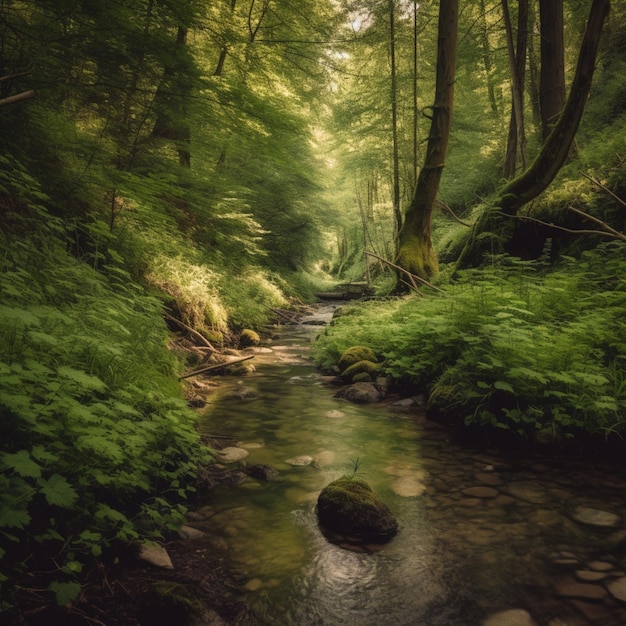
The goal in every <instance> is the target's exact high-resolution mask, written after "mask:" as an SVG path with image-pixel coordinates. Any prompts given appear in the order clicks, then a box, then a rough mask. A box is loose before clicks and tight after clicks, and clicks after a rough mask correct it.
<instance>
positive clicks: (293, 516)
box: [192, 307, 626, 626]
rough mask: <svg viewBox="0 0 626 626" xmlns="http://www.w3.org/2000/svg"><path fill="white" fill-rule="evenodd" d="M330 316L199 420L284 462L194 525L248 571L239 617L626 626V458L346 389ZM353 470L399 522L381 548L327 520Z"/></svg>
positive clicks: (231, 380)
mask: <svg viewBox="0 0 626 626" xmlns="http://www.w3.org/2000/svg"><path fill="white" fill-rule="evenodd" d="M332 310H333V307H326V308H325V309H320V310H319V311H318V312H317V313H316V315H314V316H312V317H311V318H309V319H308V320H307V319H305V320H303V321H304V322H305V323H304V324H300V325H298V326H294V327H286V328H285V329H284V332H281V336H280V338H279V339H277V340H276V341H275V342H274V344H273V345H271V346H270V347H269V349H267V348H266V349H259V350H258V351H257V354H256V356H255V358H254V359H253V361H252V362H253V363H254V364H255V368H256V370H255V371H254V372H253V373H250V374H248V375H246V376H242V377H235V376H229V377H224V378H223V379H222V380H221V382H220V387H219V389H218V390H217V391H216V392H214V393H213V394H212V395H211V396H210V397H209V404H208V405H207V408H206V409H204V411H203V414H202V418H201V429H202V431H203V433H204V434H205V435H216V434H217V435H220V436H222V437H234V438H236V440H237V443H236V446H235V447H236V448H238V449H242V450H245V452H247V456H246V457H245V458H244V459H242V460H240V461H238V463H246V464H248V465H256V464H262V465H268V466H271V467H273V468H275V469H276V470H277V471H278V474H277V475H275V476H273V477H271V478H270V479H269V480H262V479H259V480H256V479H253V478H249V479H248V480H246V481H244V482H242V483H240V484H237V485H230V486H229V485H220V486H218V487H216V488H215V489H214V490H212V491H211V493H210V494H209V495H208V496H207V497H206V501H205V503H204V505H203V506H201V507H200V508H199V510H198V512H197V514H196V516H195V519H194V521H193V522H192V524H193V525H195V526H196V527H197V528H198V529H200V530H202V531H203V532H204V533H205V535H204V537H203V538H201V539H197V540H195V541H198V542H199V544H200V547H199V549H201V548H202V549H206V550H209V551H210V553H211V554H212V555H213V556H217V557H218V558H219V559H221V560H222V561H223V563H224V565H225V566H226V567H227V568H228V569H229V570H230V571H232V572H233V573H234V574H235V575H236V577H237V579H238V580H239V581H240V582H241V593H242V597H243V600H244V601H245V602H246V604H247V605H248V606H249V607H250V610H249V612H248V615H247V617H246V618H245V619H244V620H243V621H242V622H241V624H250V625H255V624H271V625H275V624H276V625H281V626H283V625H284V626H290V625H294V626H313V625H320V626H334V625H342V626H346V625H355V626H356V625H358V626H370V625H371V626H374V625H375V626H380V625H387V624H393V625H394V626H401V625H416V626H418V625H419V626H474V625H477V626H479V625H481V626H482V625H488V626H531V625H532V624H536V625H539V626H587V625H590V624H594V625H596V624H597V625H598V626H599V625H602V626H618V625H623V624H626V574H625V570H626V557H625V555H626V549H625V546H626V530H625V529H626V526H625V525H624V520H626V500H625V498H624V485H626V471H625V468H624V467H622V466H614V465H607V466H601V465H598V464H593V465H591V464H589V463H583V462H581V461H577V460H575V459H565V458H555V457H538V456H531V457H529V456H528V455H526V456H524V455H519V456H518V455H516V454H512V453H507V454H504V453H499V452H498V451H496V450H491V449H483V450H480V449H477V448H472V447H468V446H465V445H463V443H462V442H460V441H458V439H457V438H456V437H455V436H453V434H452V433H450V432H449V431H447V430H446V429H445V428H443V427H440V426H438V425H436V424H433V423H431V422H429V421H428V420H427V419H426V417H425V415H424V411H423V409H421V408H420V407H419V405H415V404H414V405H411V406H403V405H398V404H395V401H397V398H394V399H389V400H388V401H386V402H385V401H383V402H381V403H377V404H375V405H364V404H352V403H350V402H347V401H345V400H340V399H337V398H335V397H334V394H335V392H336V391H337V390H336V388H333V387H332V386H331V385H329V384H328V382H327V381H326V380H325V378H324V377H323V375H322V374H321V373H320V372H319V371H317V370H316V369H315V367H314V365H313V363H312V362H311V360H310V356H309V352H310V343H311V341H312V340H313V339H314V337H315V336H316V334H317V333H318V332H319V331H320V330H321V327H320V326H319V325H317V324H318V323H322V322H324V321H328V320H329V319H330V317H331V315H332ZM306 322H310V323H306ZM241 454H243V453H241ZM303 457H304V458H303ZM306 457H309V459H312V461H311V462H308V461H309V459H307V458H306ZM301 463H305V464H301ZM353 474H356V475H357V476H360V477H362V478H363V479H365V480H366V481H367V482H368V483H369V484H370V485H371V486H372V487H373V489H374V490H375V491H376V492H377V493H378V494H379V495H380V496H381V497H382V498H383V500H384V501H385V502H386V503H387V505H388V506H389V507H390V509H391V510H392V512H393V513H394V515H395V516H396V518H397V520H398V522H399V527H400V529H399V532H398V534H397V536H396V537H394V538H393V539H392V540H391V541H390V542H389V543H388V544H386V545H385V546H383V547H382V549H378V548H374V547H372V549H364V550H363V551H360V552H359V551H354V550H348V549H346V548H345V547H342V546H339V545H335V544H332V543H330V542H329V541H327V539H326V538H325V537H324V536H323V535H322V533H321V532H320V530H319V528H318V525H317V517H316V513H315V505H316V501H317V497H318V495H319V492H320V491H321V489H322V488H323V487H324V486H326V485H327V484H328V483H329V482H331V481H332V480H334V479H336V478H339V477H340V476H343V475H349V476H351V475H353Z"/></svg>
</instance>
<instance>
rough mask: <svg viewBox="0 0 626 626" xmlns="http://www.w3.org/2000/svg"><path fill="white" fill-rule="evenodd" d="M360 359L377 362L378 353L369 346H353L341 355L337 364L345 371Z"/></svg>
mask: <svg viewBox="0 0 626 626" xmlns="http://www.w3.org/2000/svg"><path fill="white" fill-rule="evenodd" d="M359 361H370V362H373V363H376V354H375V353H374V351H373V350H372V349H371V348H368V347H367V346H352V347H351V348H348V349H347V350H346V351H345V352H344V353H343V354H342V355H341V357H340V358H339V361H338V362H337V365H338V367H339V370H340V371H341V372H342V373H343V372H344V371H345V370H346V369H348V368H349V367H350V366H351V365H354V364H355V363H358V362H359Z"/></svg>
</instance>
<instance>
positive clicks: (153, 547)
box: [139, 543, 174, 569]
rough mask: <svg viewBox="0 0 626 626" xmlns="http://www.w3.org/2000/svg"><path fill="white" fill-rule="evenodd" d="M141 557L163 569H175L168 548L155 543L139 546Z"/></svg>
mask: <svg viewBox="0 0 626 626" xmlns="http://www.w3.org/2000/svg"><path fill="white" fill-rule="evenodd" d="M139 558H140V559H141V560H142V561H145V562H146V563H150V565H154V567H160V568H161V569H174V564H173V563H172V559H170V555H169V554H168V553H167V550H166V549H165V548H164V547H163V546H159V545H157V544H155V543H144V544H143V545H142V546H141V547H140V548H139Z"/></svg>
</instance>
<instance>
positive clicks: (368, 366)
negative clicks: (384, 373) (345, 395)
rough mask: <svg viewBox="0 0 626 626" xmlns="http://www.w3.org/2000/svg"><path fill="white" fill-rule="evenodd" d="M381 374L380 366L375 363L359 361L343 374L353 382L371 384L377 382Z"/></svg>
mask: <svg viewBox="0 0 626 626" xmlns="http://www.w3.org/2000/svg"><path fill="white" fill-rule="evenodd" d="M379 372H380V364H379V363H374V361H357V362H356V363H354V364H353V365H350V367H347V368H346V369H345V370H344V371H343V373H342V374H341V375H342V376H343V377H344V378H346V379H348V380H351V381H352V382H355V383H357V382H369V381H371V380H376V377H377V376H378V374H379Z"/></svg>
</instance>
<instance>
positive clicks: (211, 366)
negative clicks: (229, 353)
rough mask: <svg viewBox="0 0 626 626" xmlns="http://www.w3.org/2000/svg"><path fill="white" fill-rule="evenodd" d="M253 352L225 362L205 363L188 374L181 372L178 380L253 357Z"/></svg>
mask: <svg viewBox="0 0 626 626" xmlns="http://www.w3.org/2000/svg"><path fill="white" fill-rule="evenodd" d="M253 358H254V354H250V355H248V356H242V357H241V358H239V359H233V360H232V361H228V362H227V363H215V364H214V365H207V366H206V367H202V368H200V369H199V370H194V371H193V372H189V373H188V374H183V375H182V376H179V377H178V380H183V379H184V378H191V377H192V376H197V375H198V374H204V373H205V372H210V371H212V370H219V369H222V368H224V367H228V366H229V365H234V364H235V363H241V362H242V361H247V360H248V359H253Z"/></svg>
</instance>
